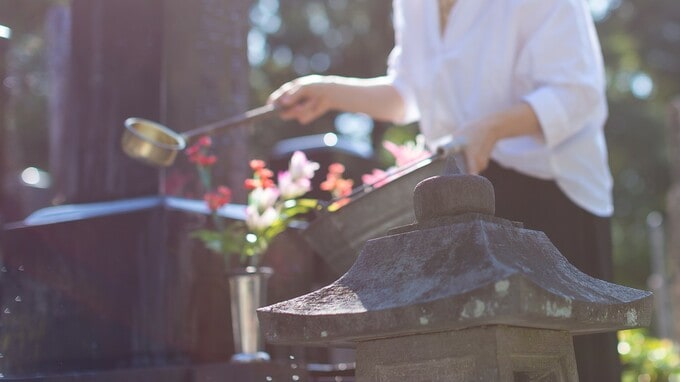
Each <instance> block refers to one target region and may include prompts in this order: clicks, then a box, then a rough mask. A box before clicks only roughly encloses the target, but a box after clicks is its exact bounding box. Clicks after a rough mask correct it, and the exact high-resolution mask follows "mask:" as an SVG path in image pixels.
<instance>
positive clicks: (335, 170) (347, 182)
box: [319, 163, 354, 198]
mask: <svg viewBox="0 0 680 382" xmlns="http://www.w3.org/2000/svg"><path fill="white" fill-rule="evenodd" d="M344 172H345V166H343V165H341V164H340V163H333V164H331V165H330V166H328V174H327V175H326V180H325V181H323V182H322V183H321V185H320V186H319V187H320V188H321V189H322V190H324V191H328V192H330V193H331V195H333V197H334V198H340V197H343V196H347V195H349V194H351V193H352V186H353V185H354V181H353V180H351V179H345V178H343V177H342V174H343V173H344Z"/></svg>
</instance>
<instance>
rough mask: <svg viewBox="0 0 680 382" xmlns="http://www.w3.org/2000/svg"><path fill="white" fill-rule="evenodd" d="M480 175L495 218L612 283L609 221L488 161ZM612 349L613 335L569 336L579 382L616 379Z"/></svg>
mask: <svg viewBox="0 0 680 382" xmlns="http://www.w3.org/2000/svg"><path fill="white" fill-rule="evenodd" d="M481 175H483V176H485V177H486V178H487V179H489V180H490V181H491V183H493V186H494V191H495V193H496V216H498V217H501V218H505V219H509V220H513V221H519V222H522V223H524V227H525V228H528V229H533V230H537V231H543V232H544V233H545V234H546V235H547V236H548V238H549V239H550V240H551V241H552V243H553V244H554V245H555V247H557V249H559V250H560V252H561V253H562V255H564V257H566V258H567V260H569V262H570V263H571V264H573V265H574V266H575V267H577V268H578V269H580V270H581V271H582V272H584V273H586V274H588V275H590V276H593V277H595V278H598V279H602V280H606V281H612V274H613V265H612V246H611V231H610V220H609V218H602V217H598V216H595V215H593V214H591V213H589V212H587V211H585V210H584V209H582V208H580V207H579V206H577V205H576V204H574V203H573V202H572V201H571V200H570V199H569V198H567V197H566V195H565V194H564V193H563V192H562V190H560V188H559V187H558V186H557V184H556V183H555V182H554V181H547V180H541V179H536V178H532V177H529V176H526V175H523V174H520V173H518V172H516V171H512V170H508V169H504V168H502V167H501V166H499V165H498V164H496V163H494V162H491V164H490V165H489V167H488V168H487V169H486V170H485V171H484V172H483V173H482V174H481ZM616 346H617V339H616V333H604V334H594V335H584V336H575V337H574V350H575V352H576V364H577V367H578V374H579V381H580V382H618V381H621V365H620V361H619V357H618V353H617V351H616Z"/></svg>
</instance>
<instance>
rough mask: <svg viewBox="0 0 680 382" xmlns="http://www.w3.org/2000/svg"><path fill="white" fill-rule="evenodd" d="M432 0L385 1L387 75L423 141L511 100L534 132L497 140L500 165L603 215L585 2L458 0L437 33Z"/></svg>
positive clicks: (604, 169) (605, 204)
mask: <svg viewBox="0 0 680 382" xmlns="http://www.w3.org/2000/svg"><path fill="white" fill-rule="evenodd" d="M437 8H438V7H437V1H436V0H394V25H395V33H396V45H395V47H394V49H393V51H392V53H391V54H390V58H389V62H388V77H389V78H390V79H391V81H392V84H393V85H394V86H395V88H396V89H397V91H398V92H399V93H400V94H401V96H402V98H403V99H404V102H405V105H406V116H405V120H404V121H402V122H413V121H416V120H420V128H421V131H422V133H423V135H425V138H426V139H427V141H428V144H430V145H431V146H436V145H437V143H438V142H439V141H442V140H445V139H447V137H450V136H451V135H452V134H453V133H455V131H456V130H457V129H458V128H460V127H462V126H465V125H467V124H469V123H472V122H474V121H475V120H478V119H481V118H483V117H485V116H488V115H490V114H492V113H495V112H498V111H501V110H503V109H505V108H507V107H510V106H512V105H515V104H517V103H519V102H521V101H525V102H527V103H528V104H529V105H531V107H532V108H533V110H534V112H535V113H536V115H537V116H538V119H539V121H540V124H541V128H542V130H543V133H544V137H538V136H522V137H516V138H508V139H504V140H501V141H499V142H498V143H497V145H496V147H495V149H494V150H493V153H492V158H493V159H494V160H495V161H497V162H498V163H499V164H501V165H502V166H504V167H508V168H512V169H515V170H517V171H519V172H521V173H524V174H527V175H530V176H533V177H536V178H540V179H554V180H555V181H556V182H557V184H558V185H559V187H560V188H561V189H562V190H563V191H564V193H565V194H566V195H567V196H568V197H569V198H570V199H571V200H572V201H574V202H575V203H576V204H577V205H579V206H580V207H582V208H584V209H586V210H588V211H590V212H591V213H593V214H595V215H599V216H609V215H611V213H612V211H613V205H612V196H611V189H612V178H611V174H610V172H609V166H608V164H607V148H606V143H605V138H604V132H603V126H604V122H605V120H606V118H607V104H606V98H605V77H604V67H603V61H602V54H601V51H600V45H599V42H598V38H597V34H596V31H595V27H594V24H593V21H592V17H591V15H590V12H589V9H588V7H587V5H586V3H585V0H458V1H457V3H456V5H455V6H454V7H453V9H452V10H451V13H450V15H449V22H448V25H447V26H446V29H445V30H444V33H443V35H442V34H440V29H439V21H438V20H439V17H438V13H437V12H438V11H437Z"/></svg>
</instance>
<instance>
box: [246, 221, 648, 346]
mask: <svg viewBox="0 0 680 382" xmlns="http://www.w3.org/2000/svg"><path fill="white" fill-rule="evenodd" d="M409 228H410V230H408V229H407V230H404V232H402V233H399V234H395V235H391V236H385V237H382V238H378V239H374V240H370V241H368V242H367V243H366V245H365V246H364V248H363V250H362V251H361V254H360V256H359V258H358V259H357V261H356V263H355V264H354V265H353V266H352V268H351V269H350V270H349V271H348V272H347V273H346V274H345V275H344V276H342V277H341V278H340V279H339V280H337V281H336V282H334V283H333V284H331V285H329V286H327V287H325V288H323V289H320V290H318V291H316V292H313V293H310V294H308V295H305V296H301V297H299V298H296V299H293V300H289V301H286V302H282V303H279V304H275V305H272V306H269V307H265V308H261V309H260V310H259V315H260V320H261V324H262V326H263V328H264V330H265V333H266V336H267V339H268V340H269V341H271V342H272V343H306V344H338V343H345V344H348V343H350V342H354V341H365V340H370V339H375V338H383V337H393V336H403V335H409V334H413V333H426V332H438V331H450V330H460V329H463V328H468V327H473V326H480V325H493V324H497V325H513V326H521V327H534V328H544V329H556V330H566V331H569V332H571V333H572V334H583V333H594V332H601V331H610V330H616V329H627V328H633V327H638V326H643V325H647V324H649V321H650V315H651V310H650V308H651V303H652V298H651V293H649V292H645V291H641V290H636V289H632V288H627V287H623V286H619V285H615V284H611V283H608V282H605V281H602V280H597V279H594V278H592V277H590V276H587V275H586V274H584V273H582V272H580V271H579V270H578V269H576V268H575V267H573V266H572V265H571V264H569V263H568V262H567V260H566V259H565V258H564V257H563V256H562V255H561V254H560V253H559V251H558V250H557V249H556V248H555V247H554V246H553V245H552V243H551V242H550V241H549V240H548V238H547V237H546V236H545V234H543V233H542V232H538V231H532V230H526V229H521V228H518V227H517V225H516V224H513V223H511V222H509V221H506V220H503V219H498V218H494V217H491V216H488V215H479V214H467V215H459V216H454V217H446V218H439V219H434V220H430V221H426V222H424V223H422V224H420V225H414V226H411V227H409Z"/></svg>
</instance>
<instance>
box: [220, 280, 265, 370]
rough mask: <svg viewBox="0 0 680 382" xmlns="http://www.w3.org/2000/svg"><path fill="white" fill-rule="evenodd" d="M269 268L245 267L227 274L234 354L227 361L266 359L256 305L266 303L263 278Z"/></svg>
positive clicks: (260, 360) (241, 361)
mask: <svg viewBox="0 0 680 382" xmlns="http://www.w3.org/2000/svg"><path fill="white" fill-rule="evenodd" d="M272 273H273V270H272V269H271V268H268V267H247V268H243V269H239V270H234V271H232V272H230V274H229V291H230V295H231V323H232V329H233V331H234V348H235V354H234V355H233V356H232V357H231V362H238V363H249V362H266V361H269V360H270V357H269V354H267V353H266V352H265V351H264V339H263V336H262V333H261V331H260V324H259V322H258V320H257V312H256V311H255V310H256V309H257V308H260V307H262V306H264V305H265V304H266V303H267V280H268V279H269V277H271V275H272Z"/></svg>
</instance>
